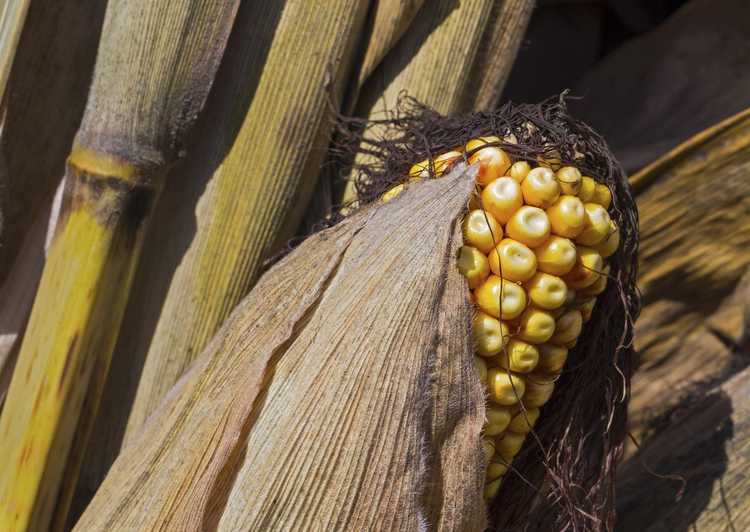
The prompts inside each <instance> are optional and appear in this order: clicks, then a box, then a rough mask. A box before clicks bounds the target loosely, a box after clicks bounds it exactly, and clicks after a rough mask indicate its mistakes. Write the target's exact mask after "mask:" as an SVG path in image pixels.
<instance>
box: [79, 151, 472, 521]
mask: <svg viewBox="0 0 750 532" xmlns="http://www.w3.org/2000/svg"><path fill="white" fill-rule="evenodd" d="M474 177H475V175H474V171H473V170H470V171H466V169H465V167H463V166H462V167H460V168H459V169H457V170H455V171H453V172H451V173H450V174H449V175H448V176H446V177H445V178H442V179H439V180H431V181H426V182H423V183H419V184H415V185H413V186H411V187H409V188H408V189H407V190H406V191H405V192H404V193H402V194H401V195H400V196H399V197H397V198H396V199H395V200H392V201H391V202H389V203H388V204H385V205H382V204H379V205H376V206H371V207H367V208H364V209H362V210H361V211H360V212H358V213H357V214H355V215H353V216H351V217H350V218H348V219H346V220H344V221H343V222H341V223H340V224H338V225H336V226H335V227H333V228H330V229H327V230H324V231H322V232H320V233H318V234H316V235H314V236H312V237H310V238H308V239H307V240H306V241H305V242H304V243H303V244H301V245H300V246H299V247H298V248H297V249H296V250H295V251H294V252H292V253H291V254H290V255H288V256H287V257H286V258H284V259H283V260H282V261H281V262H279V263H278V264H277V265H276V266H274V267H273V268H272V269H271V270H269V271H268V272H267V273H266V274H265V275H264V276H263V277H262V278H261V280H260V281H259V283H258V284H257V285H256V287H255V288H254V289H253V291H252V292H251V293H250V294H249V295H248V296H247V297H246V298H245V300H244V301H243V302H242V304H241V305H240V306H239V307H238V308H237V309H236V310H235V312H234V313H233V314H232V316H231V317H230V318H229V319H228V321H227V323H226V324H225V325H224V327H223V328H222V330H221V331H220V332H219V334H218V335H217V336H216V337H215V338H214V340H213V341H212V342H211V343H210V344H209V346H208V348H207V349H206V350H205V351H204V353H203V354H202V356H201V357H200V358H199V359H198V360H196V362H195V364H194V365H193V366H192V367H191V369H190V371H189V372H188V373H187V374H186V375H185V376H184V377H183V378H182V379H181V380H180V381H179V382H178V384H177V385H176V386H175V388H174V389H173V390H172V391H171V392H170V393H169V394H168V396H167V398H166V399H165V401H164V402H163V403H162V405H161V406H160V407H159V409H158V410H157V411H156V412H155V413H154V415H153V416H152V417H151V418H150V419H149V421H148V422H147V423H146V425H145V426H144V428H143V430H142V432H141V433H140V434H139V435H138V437H137V438H136V439H135V440H134V441H132V443H131V444H130V445H128V446H127V447H126V448H125V449H124V450H123V452H122V454H121V455H120V456H119V457H118V459H117V461H116V462H115V464H114V465H113V467H112V469H111V470H110V472H109V475H108V476H107V478H106V479H105V481H104V483H103V484H102V486H101V488H100V489H99V491H98V492H97V494H96V496H95V497H94V499H93V501H92V503H91V504H90V506H89V507H88V509H87V510H86V512H85V513H84V515H83V516H82V518H81V520H80V522H79V523H78V525H77V527H76V529H77V530H86V531H89V530H105V529H106V530H110V529H128V530H130V529H137V530H151V529H155V528H159V529H162V530H166V529H169V530H172V529H191V530H192V529H214V528H217V529H219V530H282V529H283V530H333V529H348V530H364V529H370V528H373V527H377V528H379V529H390V530H418V529H429V530H433V529H439V530H483V529H484V527H485V523H486V520H485V510H484V506H485V505H484V502H483V499H482V496H481V490H482V486H483V480H484V463H483V457H482V452H481V447H480V434H481V429H482V423H483V419H484V391H483V388H482V385H481V383H480V381H479V379H478V377H477V375H476V373H475V370H474V367H473V362H472V351H473V349H472V344H471V335H470V320H471V316H472V307H471V304H470V302H469V299H468V294H469V292H468V290H467V288H466V283H465V280H464V279H463V278H462V277H461V276H460V274H459V273H458V271H457V269H456V267H455V256H456V251H457V249H458V247H459V246H460V245H461V233H460V224H459V223H458V222H459V220H460V218H461V216H462V214H463V212H464V211H465V210H466V205H467V203H468V199H469V197H470V195H471V193H472V192H473V189H474Z"/></svg>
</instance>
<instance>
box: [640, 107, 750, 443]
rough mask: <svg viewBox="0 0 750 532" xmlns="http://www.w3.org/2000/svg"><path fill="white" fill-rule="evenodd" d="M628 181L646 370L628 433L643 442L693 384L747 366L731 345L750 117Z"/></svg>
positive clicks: (743, 242)
mask: <svg viewBox="0 0 750 532" xmlns="http://www.w3.org/2000/svg"><path fill="white" fill-rule="evenodd" d="M631 181H632V183H633V187H634V189H635V191H636V199H637V202H638V207H639V211H640V213H641V220H642V222H643V231H642V233H641V254H640V268H639V269H640V271H641V272H643V273H642V275H641V276H640V278H639V280H638V283H639V286H640V288H641V291H642V294H643V301H644V308H643V312H642V315H641V318H640V319H639V321H638V326H637V327H636V343H635V345H636V349H637V351H638V353H639V361H640V368H639V370H638V372H637V373H636V376H635V377H634V379H633V400H632V402H631V406H630V419H631V430H632V431H633V433H634V435H635V436H636V438H638V439H641V438H642V437H644V436H646V435H647V433H648V432H649V430H650V429H649V426H650V425H651V424H652V422H653V420H654V419H655V418H659V417H660V416H662V415H663V414H664V413H665V412H667V411H668V410H670V409H672V408H673V407H674V406H675V405H676V404H677V403H678V402H679V401H680V400H681V399H682V398H683V396H684V395H685V394H688V393H690V389H691V388H692V387H693V386H695V385H703V384H705V382H707V381H709V382H710V381H716V380H717V379H718V380H723V379H725V378H727V376H728V375H729V374H731V373H733V372H735V371H737V369H738V368H740V367H743V366H744V365H745V364H746V361H745V360H744V358H743V356H742V354H741V353H738V352H737V350H736V349H735V346H736V345H739V344H740V343H741V341H742V340H741V339H742V337H743V335H744V334H746V333H745V316H746V313H747V306H746V305H744V304H741V303H740V302H739V301H735V300H736V299H737V297H736V295H735V294H736V293H738V292H739V293H741V290H742V285H741V283H740V279H741V278H742V276H743V275H744V274H745V272H747V271H748V269H749V268H750V110H748V111H744V112H742V113H739V114H737V115H735V116H733V117H731V118H729V119H727V120H724V121H723V122H721V123H719V124H717V125H716V126H714V127H711V128H709V129H708V130H706V131H704V132H702V133H700V134H699V135H696V136H695V137H693V138H691V139H690V140H689V141H687V142H685V143H683V144H682V145H680V146H678V147H677V148H675V149H674V150H672V151H671V152H669V153H667V154H665V155H664V156H663V157H662V158H660V159H659V160H657V161H655V162H654V163H653V164H651V165H649V166H648V167H646V168H644V169H643V170H642V171H640V172H638V173H637V174H636V175H634V176H633V177H632V179H631ZM733 301H734V302H733ZM709 361H710V362H709Z"/></svg>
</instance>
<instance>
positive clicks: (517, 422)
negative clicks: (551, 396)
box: [508, 408, 539, 434]
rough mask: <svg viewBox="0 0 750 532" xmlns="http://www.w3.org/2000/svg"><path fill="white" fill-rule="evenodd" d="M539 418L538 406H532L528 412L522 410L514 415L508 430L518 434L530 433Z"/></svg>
mask: <svg viewBox="0 0 750 532" xmlns="http://www.w3.org/2000/svg"><path fill="white" fill-rule="evenodd" d="M538 419H539V409H538V408H530V409H528V410H526V412H524V411H523V410H522V411H520V412H519V413H518V414H516V415H515V416H514V417H513V420H512V421H511V422H510V425H508V430H509V431H510V432H515V433H516V434H528V433H529V432H531V429H533V428H534V425H536V422H537V420H538Z"/></svg>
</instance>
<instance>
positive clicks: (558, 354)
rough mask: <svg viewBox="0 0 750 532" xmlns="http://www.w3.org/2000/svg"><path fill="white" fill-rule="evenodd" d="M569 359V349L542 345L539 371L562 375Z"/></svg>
mask: <svg viewBox="0 0 750 532" xmlns="http://www.w3.org/2000/svg"><path fill="white" fill-rule="evenodd" d="M567 359H568V350H567V348H565V347H563V346H560V345H554V344H542V345H540V346H539V365H538V366H537V369H538V370H539V371H543V372H544V373H552V374H556V373H560V372H561V371H562V369H563V367H564V366H565V361H566V360H567Z"/></svg>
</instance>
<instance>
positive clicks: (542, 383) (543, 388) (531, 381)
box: [495, 375, 555, 451]
mask: <svg viewBox="0 0 750 532" xmlns="http://www.w3.org/2000/svg"><path fill="white" fill-rule="evenodd" d="M554 391H555V381H553V380H551V379H550V378H549V377H545V376H544V375H529V378H528V379H527V380H526V392H525V395H524V397H523V405H524V406H525V407H526V408H529V409H530V408H539V407H540V406H542V405H544V404H545V403H546V402H547V401H549V398H550V397H552V392H554ZM495 447H496V451H497V445H496V446H495Z"/></svg>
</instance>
